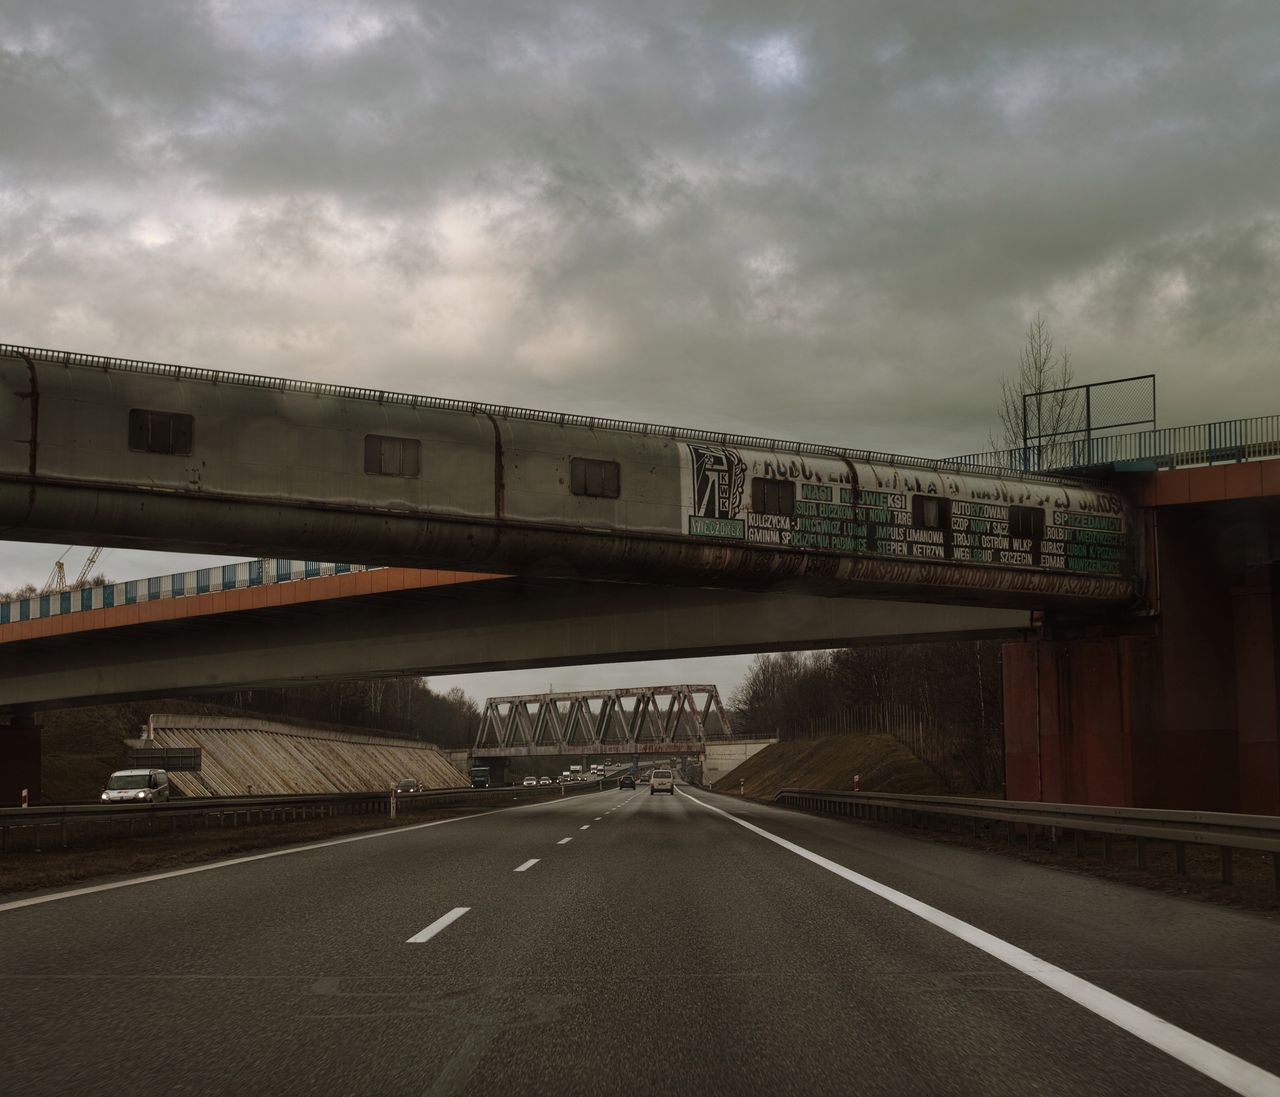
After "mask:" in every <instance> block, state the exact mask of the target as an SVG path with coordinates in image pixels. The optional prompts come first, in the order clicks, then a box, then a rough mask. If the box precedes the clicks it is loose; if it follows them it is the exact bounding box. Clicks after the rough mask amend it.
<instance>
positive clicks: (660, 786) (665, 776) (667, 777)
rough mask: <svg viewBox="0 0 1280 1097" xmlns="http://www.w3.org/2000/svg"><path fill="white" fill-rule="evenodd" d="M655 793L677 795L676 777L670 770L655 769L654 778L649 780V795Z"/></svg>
mask: <svg viewBox="0 0 1280 1097" xmlns="http://www.w3.org/2000/svg"><path fill="white" fill-rule="evenodd" d="M655 792H669V793H671V795H672V796H674V795H675V794H676V782H675V776H674V774H673V773H672V772H671V770H669V769H655V770H654V771H653V776H652V777H651V778H650V779H649V795H650V796H652V795H653V794H654V793H655Z"/></svg>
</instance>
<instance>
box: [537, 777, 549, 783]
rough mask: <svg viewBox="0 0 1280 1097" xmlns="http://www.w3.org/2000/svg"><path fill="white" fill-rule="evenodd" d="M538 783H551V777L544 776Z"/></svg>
mask: <svg viewBox="0 0 1280 1097" xmlns="http://www.w3.org/2000/svg"><path fill="white" fill-rule="evenodd" d="M538 784H540V785H549V784H551V778H550V777H543V778H541V779H540V780H539V781H538Z"/></svg>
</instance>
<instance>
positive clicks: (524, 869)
mask: <svg viewBox="0 0 1280 1097" xmlns="http://www.w3.org/2000/svg"><path fill="white" fill-rule="evenodd" d="M541 860H542V858H541V857H530V858H529V860H527V861H526V862H525V863H524V864H523V865H521V866H520V867H519V868H516V869H512V871H513V872H528V871H529V870H530V869H531V868H533V866H534V865H536V864H537V863H538V862H539V861H541Z"/></svg>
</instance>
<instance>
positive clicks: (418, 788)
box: [396, 777, 426, 793]
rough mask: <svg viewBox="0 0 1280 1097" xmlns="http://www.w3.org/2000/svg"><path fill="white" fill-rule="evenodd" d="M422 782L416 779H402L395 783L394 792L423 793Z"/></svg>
mask: <svg viewBox="0 0 1280 1097" xmlns="http://www.w3.org/2000/svg"><path fill="white" fill-rule="evenodd" d="M425 791H426V790H425V789H424V788H423V787H422V782H421V781H419V780H418V779H417V778H416V777H404V778H402V779H401V780H399V781H397V782H396V792H397V793H400V792H425Z"/></svg>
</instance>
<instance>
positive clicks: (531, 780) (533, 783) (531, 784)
mask: <svg viewBox="0 0 1280 1097" xmlns="http://www.w3.org/2000/svg"><path fill="white" fill-rule="evenodd" d="M520 784H521V785H523V786H524V787H525V788H535V787H537V784H538V779H537V778H536V777H526V778H525V779H524V780H523V781H521V782H520Z"/></svg>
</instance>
